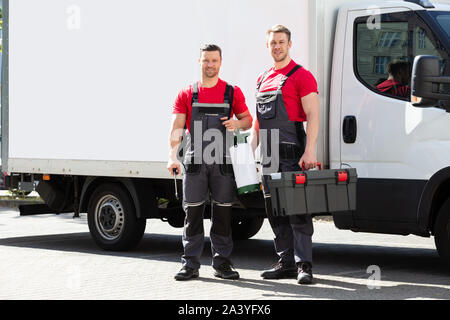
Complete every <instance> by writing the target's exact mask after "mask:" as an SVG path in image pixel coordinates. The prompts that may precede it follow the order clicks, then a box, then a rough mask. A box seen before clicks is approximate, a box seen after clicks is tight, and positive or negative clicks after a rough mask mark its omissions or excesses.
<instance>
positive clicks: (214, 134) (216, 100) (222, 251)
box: [167, 45, 253, 280]
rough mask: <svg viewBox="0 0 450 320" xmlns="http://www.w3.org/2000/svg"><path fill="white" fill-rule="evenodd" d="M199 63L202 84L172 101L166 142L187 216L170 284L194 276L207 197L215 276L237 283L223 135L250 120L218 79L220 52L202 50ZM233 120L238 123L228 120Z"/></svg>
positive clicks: (234, 91) (238, 96) (237, 94)
mask: <svg viewBox="0 0 450 320" xmlns="http://www.w3.org/2000/svg"><path fill="white" fill-rule="evenodd" d="M199 63H200V67H201V72H202V76H201V80H200V81H199V82H196V83H194V84H193V85H191V86H189V87H187V88H186V89H183V90H181V91H180V93H179V94H178V97H177V98H176V100H175V104H174V107H173V118H172V126H171V131H170V139H169V144H170V154H169V162H168V165H167V168H168V170H169V172H170V173H171V174H174V172H173V171H174V170H176V171H177V172H180V170H181V168H183V173H184V175H183V205H184V210H185V212H186V219H185V223H184V231H183V246H184V255H183V256H182V259H181V260H182V268H181V270H180V271H179V272H178V273H177V274H176V275H175V279H176V280H189V279H192V278H197V277H198V276H199V271H198V270H199V268H200V261H199V260H200V256H201V254H202V252H203V244H204V231H203V214H204V210H205V204H206V200H207V198H208V193H210V194H211V197H210V198H211V202H212V203H213V207H212V213H211V222H212V225H211V230H210V239H211V249H212V253H213V268H214V270H215V271H214V275H215V276H216V277H220V278H225V279H237V278H239V273H238V272H237V271H235V270H233V269H232V264H231V261H230V259H229V257H230V255H231V252H232V248H233V241H232V238H231V214H232V203H233V201H234V199H235V194H236V184H235V180H234V176H233V167H232V164H231V161H230V160H229V159H228V158H229V157H227V154H228V152H227V150H228V148H227V144H228V142H229V140H228V139H227V138H226V137H227V132H229V133H231V132H232V131H234V130H238V129H243V130H247V129H249V128H250V127H251V124H252V120H253V119H252V116H251V115H250V112H249V111H248V108H247V105H246V104H245V98H244V95H243V93H242V91H241V90H240V89H239V88H238V87H236V86H231V85H229V84H228V83H226V82H225V81H223V80H221V79H220V78H219V71H220V67H221V65H222V51H221V49H220V48H219V47H218V46H216V45H205V46H204V47H202V48H201V50H200V59H199ZM234 114H235V115H236V118H237V119H233V115H234ZM185 126H186V129H187V132H188V134H187V151H186V152H185V157H184V161H183V164H181V163H180V162H179V161H178V159H177V154H178V146H179V145H180V140H181V132H182V131H183V128H184V127H185ZM206 141H209V142H208V143H206ZM211 145H212V147H211ZM208 151H209V152H208Z"/></svg>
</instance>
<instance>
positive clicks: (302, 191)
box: [267, 168, 357, 216]
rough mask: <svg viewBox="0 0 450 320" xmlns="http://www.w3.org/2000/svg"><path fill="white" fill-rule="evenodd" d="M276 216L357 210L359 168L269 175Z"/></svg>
mask: <svg viewBox="0 0 450 320" xmlns="http://www.w3.org/2000/svg"><path fill="white" fill-rule="evenodd" d="M267 178H268V185H269V189H270V193H271V200H272V209H273V214H274V216H289V215H303V214H317V213H332V212H338V211H353V210H356V181H357V174H356V169H354V168H349V169H330V170H309V171H300V172H280V173H274V174H271V175H269V176H268V177H267Z"/></svg>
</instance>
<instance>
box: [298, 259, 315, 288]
mask: <svg viewBox="0 0 450 320" xmlns="http://www.w3.org/2000/svg"><path fill="white" fill-rule="evenodd" d="M312 280H313V275H312V265H311V263H309V262H302V263H301V264H300V266H299V267H298V276H297V283H298V284H311V283H312Z"/></svg>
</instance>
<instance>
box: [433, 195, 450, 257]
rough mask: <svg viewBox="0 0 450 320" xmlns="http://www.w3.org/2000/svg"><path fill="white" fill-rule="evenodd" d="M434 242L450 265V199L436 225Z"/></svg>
mask: <svg viewBox="0 0 450 320" xmlns="http://www.w3.org/2000/svg"><path fill="white" fill-rule="evenodd" d="M434 242H435V244H436V249H437V251H438V253H439V256H440V257H441V258H442V259H443V260H444V261H445V263H447V264H448V265H450V198H449V199H447V200H446V201H445V202H444V204H443V205H442V207H441V209H440V210H439V213H438V217H437V219H436V222H435V224H434Z"/></svg>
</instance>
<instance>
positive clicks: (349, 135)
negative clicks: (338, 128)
mask: <svg viewBox="0 0 450 320" xmlns="http://www.w3.org/2000/svg"><path fill="white" fill-rule="evenodd" d="M356 133H357V125H356V117H355V116H346V117H345V118H344V124H343V126H342V135H343V138H344V142H345V143H355V141H356Z"/></svg>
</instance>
